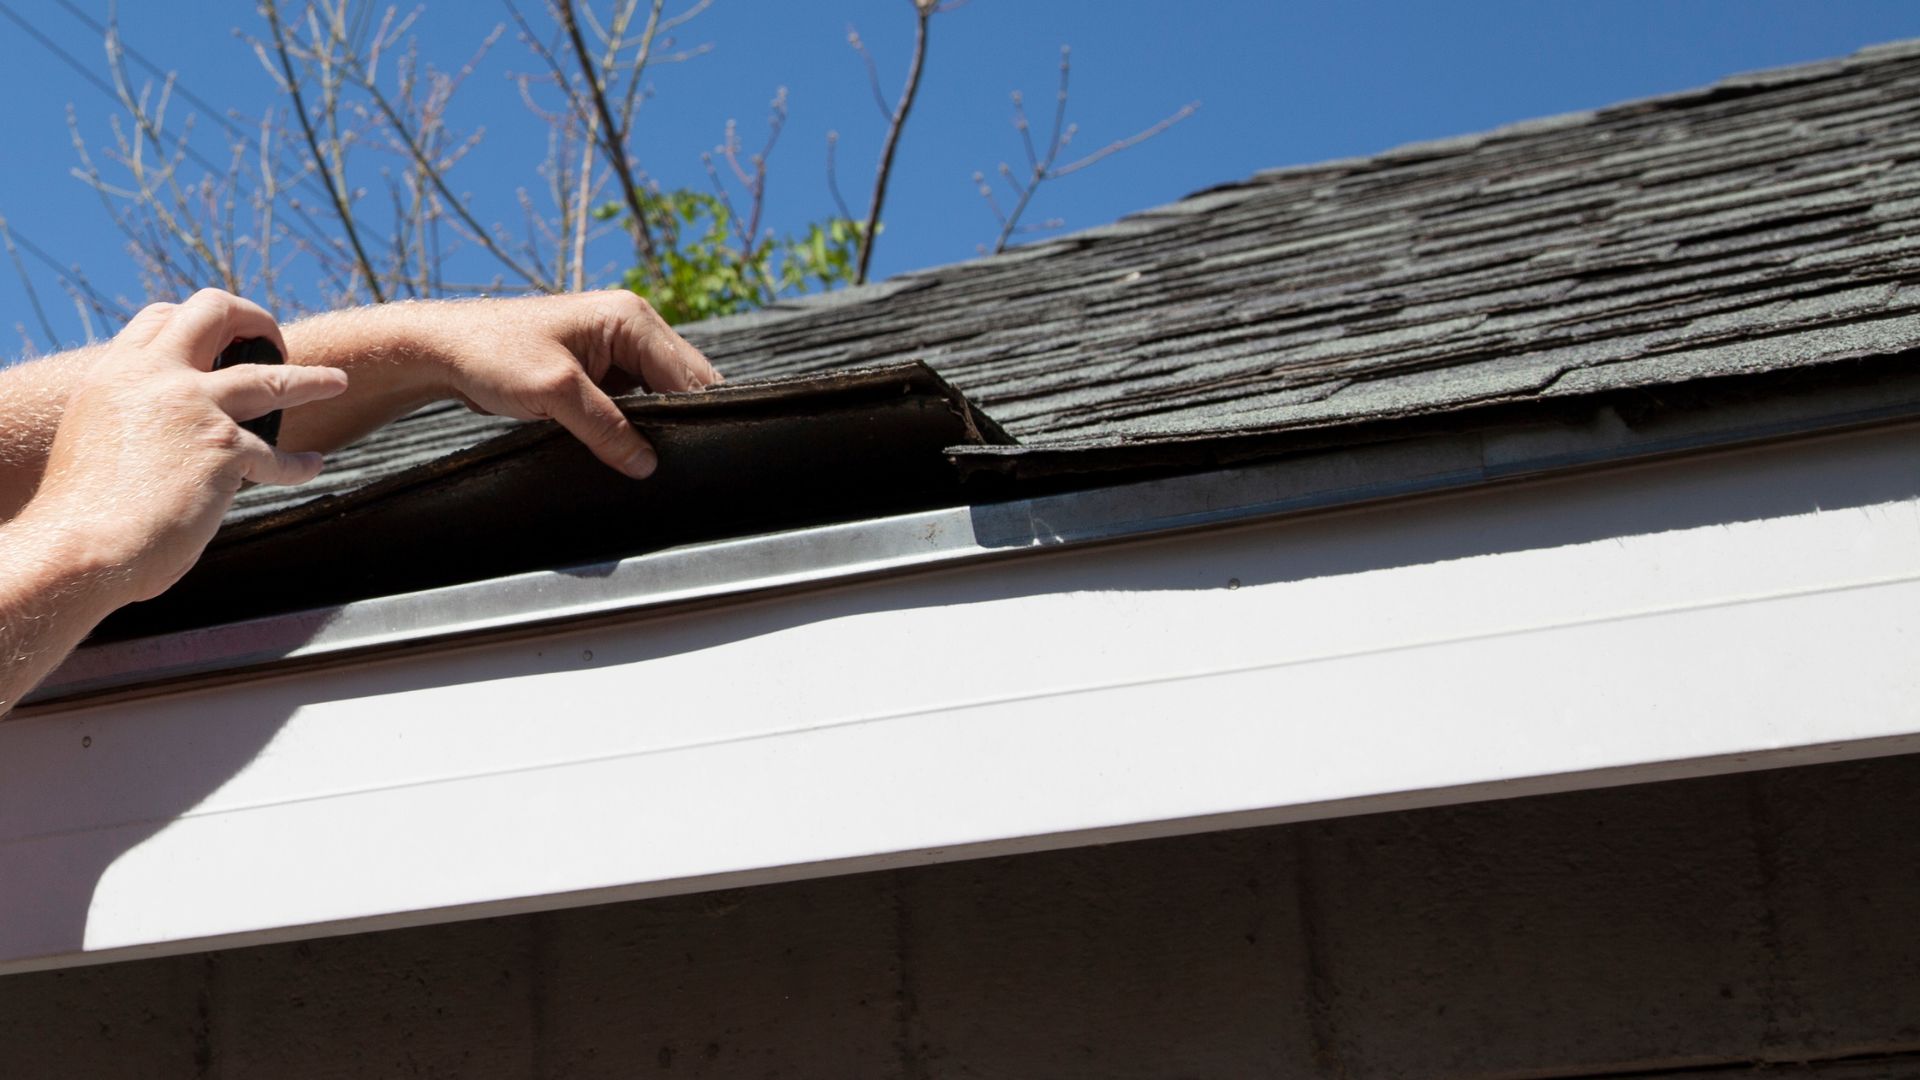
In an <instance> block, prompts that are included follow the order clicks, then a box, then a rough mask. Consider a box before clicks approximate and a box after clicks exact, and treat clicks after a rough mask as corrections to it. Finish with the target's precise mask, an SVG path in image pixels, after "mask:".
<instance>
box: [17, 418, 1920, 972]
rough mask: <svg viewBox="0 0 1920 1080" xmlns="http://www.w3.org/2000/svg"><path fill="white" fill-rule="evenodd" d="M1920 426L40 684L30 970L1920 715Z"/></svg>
mask: <svg viewBox="0 0 1920 1080" xmlns="http://www.w3.org/2000/svg"><path fill="white" fill-rule="evenodd" d="M1916 452H1920V433H1917V432H1916V430H1915V429H1913V428H1889V429H1882V430H1877V431H1870V432H1862V433H1855V434H1851V435H1846V436H1834V437H1829V438H1824V439H1817V440H1804V441H1800V442H1795V443H1789V444H1780V445H1775V446H1771V447H1765V448H1758V449H1750V450H1744V451H1739V452H1728V453H1723V454H1717V455H1711V456H1698V457H1692V458H1687V459H1681V460H1673V461H1668V462H1664V463H1659V464H1650V465H1642V466H1638V467H1634V468H1630V469H1617V470H1611V471H1607V472H1596V473H1588V474H1583V475H1578V476H1569V477H1565V478H1561V479H1556V480H1551V481H1537V482H1531V483H1527V484H1516V485H1508V486H1503V487H1495V488H1487V489H1482V490H1478V491H1473V492H1466V493H1461V494H1456V495H1451V496H1445V497H1435V498H1427V499H1420V500H1406V501H1401V502H1392V503H1379V504H1373V505H1369V506H1365V507H1358V508H1354V509H1351V510H1347V511H1342V512H1336V513H1323V514H1317V515H1312V516H1306V517H1299V518H1292V519H1279V520H1273V521H1269V522H1265V523H1261V524H1255V525H1248V526H1243V527H1239V528H1234V529H1220V530H1211V531H1197V532H1191V533H1185V534H1180V535H1176V536H1172V537H1167V538H1163V539H1158V540H1151V541H1141V542H1134V543H1125V544H1114V545H1109V546H1104V547H1098V548H1092V549H1084V550H1074V551H1056V552H1044V551H1036V552H1034V553H1033V554H1031V555H1028V556H1020V557H1012V558H1007V559H1002V560H998V561H993V562H986V563H979V564H970V565H965V566H955V567H949V568H946V569H936V570H931V571H928V572H926V573H922V574H917V575H913V576H907V577H900V578H894V579H887V580H879V581H866V582H861V583H855V584H848V585H842V586H839V587H828V588H821V589H818V590H815V591H810V592H803V593H795V594H786V595H779V596H772V597H766V598H761V599H757V600H753V601H751V602H741V603H736V604H732V605H728V606H722V607H715V608H709V609H705V610H699V611H683V612H678V613H669V614H664V615H659V616H656V617H652V618H635V619H632V620H629V621H625V622H616V623H600V624H596V625H592V626H590V627H586V628H571V629H569V628H565V627H561V628H554V629H551V630H549V631H547V632H544V633H541V634H539V635H537V636H528V637H524V638H519V639H515V640H511V641H498V642H493V643H489V644H483V645H474V646H468V647H464V648H458V649H449V650H447V651H443V652H438V653H426V654H413V655H408V656H403V657H397V658H390V659H385V660H379V661H375V662H369V663H365V664H362V665H358V666H352V667H337V668H322V669H315V670H309V671H305V672H296V673H292V674H287V675H283V676H279V677H275V678H270V679H258V680H253V681H242V682H234V683H229V684H226V685H218V686H209V687H205V688H200V689H189V690H182V691H178V692H174V693H170V694H164V695H155V696H151V697H147V698H142V699H134V700H122V701H114V702H107V703H101V704H95V705H91V706H84V707H74V708H70V709H66V710H64V711H57V712H52V713H48V714H46V715H40V716H30V717H28V718H27V719H24V720H21V721H19V722H16V723H12V724H7V725H0V971H7V970H27V969H32V968H40V967H56V966H65V965H71V964H79V963H89V962H98V961H101V960H108V959H114V958H120V957H128V956H137V955H149V954H153V953H159V952H175V951H189V950H195V949H203V948H209V947H213V946H215V945H231V944H245V943H254V942H265V941H276V940H287V939H294V938H300V937H306V936H313V935H316V934H323V933H341V932H351V931H358V930H367V929H376V928H381V927H388V926H400V925H409V924H415V923H422V922H434V921H443V920H447V919H453V918H462V917H471V916H478V915H487V914H498V913H506V912H511V911H524V910H533V909H539V908H548V907H562V906H569V905H575V904H583V903H593V902H602V901H606V900H612V899H619V898H624V897H637V896H645V895H655V894H663V893H669V892H676V891H689V890H693V889H699V888H707V887H714V886H721V885H727V886H735V885H744V884H752V883H757V882H765V881H774V880H781V879H787V878H794V877H804V876H809V875H815V874H821V873H829V872H849V871H857V870H862V869H871V868H878V867H884V866H895V865H903V864H908V863H916V862H928V861H936V860H940V859H947V858H958V857H965V856H971V855H984V854H997V853H1004V852H1010V851H1021V850H1032V849H1037V848H1044V847H1058V846H1067V845H1072V844H1079V843H1088V842H1094V841H1105V840H1113V839H1124V838H1130V837H1137V836H1148V835H1162V834H1168V833H1177V832H1184V831H1199V830H1204V829H1212V828H1225V827H1233V826H1238V825H1248V824H1259V823H1267V822H1278V821H1287V820H1299V819H1304V818H1311V817H1316V816H1326V815H1329V814H1337V813H1354V812H1362V811H1371V810H1384V809H1394V808H1400V807H1408V806H1417V805H1428V804H1433V803H1439V802H1448V801H1462V800H1468V799H1477V798H1489V797H1498V796H1502V795H1512V794H1525V793H1532V792H1539V791H1554V790H1569V789H1575V788H1582V787H1591V786H1597V785H1601V784H1618V783H1634V782H1641V781H1646V780H1652V779H1661V778H1666V777H1670V776H1678V775H1691V774H1699V773H1708V772H1721V771H1729V770H1734V769H1741V768H1758V767H1765V766H1768V765H1778V764H1788V763H1796V762H1802V761H1808V760H1825V759H1838V758H1842V757H1849V756H1864V755H1871V754H1884V753H1894V752H1901V751H1904V750H1908V749H1920V693H1917V691H1920V667H1917V666H1916V665H1915V664H1914V663H1913V662H1912V657H1913V651H1914V650H1913V644H1914V641H1915V639H1916V636H1917V635H1920V498H1917V497H1916V493H1920V478H1915V477H1912V476H1911V475H1910V474H1915V473H1916V472H1920V470H1915V469H1914V468H1913V467H1912V462H1913V461H1915V460H1916V457H1917V454H1916ZM1234 583H1237V584H1234Z"/></svg>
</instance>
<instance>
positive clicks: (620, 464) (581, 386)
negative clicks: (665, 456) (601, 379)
mask: <svg viewBox="0 0 1920 1080" xmlns="http://www.w3.org/2000/svg"><path fill="white" fill-rule="evenodd" d="M568 364H569V367H570V368H571V371H572V376H571V377H570V378H568V379H567V381H566V383H565V384H564V385H562V386H560V387H558V388H557V389H556V390H555V391H554V392H553V393H552V394H551V395H550V396H549V398H548V399H547V401H546V402H545V403H544V404H545V406H546V408H545V409H544V411H545V412H546V414H547V415H548V416H551V417H552V418H553V419H555V420H557V421H559V423H560V426H561V427H564V428H566V429H567V430H568V431H570V432H572V433H573V436H574V438H576V439H579V440H580V441H581V442H583V443H585V444H586V446H587V449H589V450H591V451H593V456H594V457H597V458H599V459H600V460H601V461H604V462H606V463H607V464H608V465H611V466H613V467H614V468H616V469H618V470H620V471H621V472H623V473H626V474H627V475H628V476H631V477H633V478H634V479H635V480H644V479H646V478H647V477H649V476H651V475H653V470H654V468H655V467H657V466H658V465H659V464H660V457H659V455H658V454H656V453H655V452H654V449H653V444H652V443H650V442H648V441H647V440H646V437H645V436H643V435H641V434H640V433H639V432H638V431H635V430H634V429H633V425H632V424H629V423H627V418H626V415H625V414H624V413H622V412H621V411H620V407H619V406H618V405H615V404H614V403H613V399H612V398H610V397H608V396H607V395H606V394H605V393H604V392H603V391H601V389H600V388H599V387H597V386H595V385H593V380H591V379H589V378H587V375H586V372H584V371H581V370H580V369H579V368H577V367H572V366H571V365H572V360H571V358H569V359H568Z"/></svg>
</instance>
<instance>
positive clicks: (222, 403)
mask: <svg viewBox="0 0 1920 1080" xmlns="http://www.w3.org/2000/svg"><path fill="white" fill-rule="evenodd" d="M207 383H208V385H209V386H210V388H211V393H212V395H213V403H214V404H215V405H218V406H219V407H220V411H222V412H224V413H226V414H227V415H228V416H231V417H233V418H234V419H235V420H251V419H253V418H254V417H256V416H265V415H267V414H268V413H270V412H272V411H273V410H275V409H291V408H293V407H294V406H296V405H305V404H306V403H307V402H309V401H321V400H324V399H326V398H330V397H335V396H338V395H339V394H340V393H341V392H342V391H344V390H346V388H347V373H346V372H344V371H341V370H340V369H339V368H330V367H305V366H296V365H292V364H237V365H235V366H233V367H230V368H222V369H221V370H219V371H215V372H210V373H208V375H207Z"/></svg>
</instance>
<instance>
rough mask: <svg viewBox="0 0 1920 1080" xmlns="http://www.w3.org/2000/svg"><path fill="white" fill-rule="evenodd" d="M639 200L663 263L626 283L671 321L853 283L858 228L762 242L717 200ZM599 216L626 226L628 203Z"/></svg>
mask: <svg viewBox="0 0 1920 1080" xmlns="http://www.w3.org/2000/svg"><path fill="white" fill-rule="evenodd" d="M639 201H640V206H641V210H642V211H643V212H644V213H645V214H646V216H647V218H648V222H647V223H648V225H649V226H650V227H651V228H652V229H653V230H654V235H655V236H656V237H657V238H658V239H659V240H660V241H661V243H660V244H659V249H660V259H659V263H658V265H655V266H635V267H633V268H631V269H629V270H627V271H626V273H625V274H624V275H622V277H621V282H620V283H621V285H623V286H624V287H626V288H628V289H631V290H633V291H634V292H636V293H639V294H640V295H641V296H644V297H646V298H647V302H648V303H651V304H652V305H653V307H654V310H656V311H658V312H659V313H660V315H661V317H663V318H665V319H666V320H667V322H669V323H683V322H696V321H698V320H701V319H707V318H712V317H714V316H716V315H732V314H736V313H738V312H742V311H752V310H754V309H756V308H762V307H765V306H767V305H768V304H771V303H773V302H774V301H775V300H778V299H780V298H781V297H783V296H797V295H800V294H802V293H806V292H809V291H811V290H814V289H820V290H826V289H832V288H834V287H836V286H839V285H845V284H848V283H850V282H852V281H853V278H854V270H855V267H854V256H855V253H856V252H857V251H858V250H859V246H860V233H861V231H862V229H861V226H860V225H859V224H858V223H857V222H853V221H849V220H847V219H845V218H830V219H828V220H826V221H824V222H814V223H813V224H811V225H808V226H807V228H806V231H805V232H803V233H802V234H800V235H799V236H787V237H781V236H776V235H775V234H774V233H773V231H772V230H770V229H769V230H766V231H765V232H763V233H761V234H759V235H757V236H756V235H750V234H748V232H747V230H746V229H745V228H743V227H741V225H740V224H739V223H738V222H737V221H736V219H735V218H734V214H733V210H732V209H731V208H730V207H729V206H728V205H727V203H726V201H725V200H723V199H721V198H719V197H718V196H715V195H709V194H706V193H704V192H699V191H694V190H691V189H688V188H679V189H676V190H673V191H661V192H646V193H643V194H642V197H641V199H640V200H639ZM594 217H595V218H597V219H599V220H601V221H610V220H614V219H616V218H617V219H621V220H623V221H624V220H625V219H626V217H627V210H626V204H625V203H624V202H617V203H607V204H606V205H604V206H601V207H600V208H598V209H597V210H596V211H595V212H594ZM630 225H631V223H629V226H630Z"/></svg>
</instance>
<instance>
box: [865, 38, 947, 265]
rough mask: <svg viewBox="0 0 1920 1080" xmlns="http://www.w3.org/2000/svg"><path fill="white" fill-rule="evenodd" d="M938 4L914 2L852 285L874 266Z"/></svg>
mask: <svg viewBox="0 0 1920 1080" xmlns="http://www.w3.org/2000/svg"><path fill="white" fill-rule="evenodd" d="M938 9H939V5H938V4H937V3H935V2H934V0H913V15H914V21H913V61H912V63H911V65H910V66H909V67H908V68H907V85H906V89H904V90H903V91H901V94H900V102H899V104H897V105H895V106H894V109H893V119H892V121H891V122H890V123H888V125H887V138H886V141H885V142H883V143H882V144H881V145H880V166H879V168H878V169H876V170H875V171H874V177H873V198H872V200H871V201H869V202H868V203H867V221H866V224H865V225H864V226H862V227H861V229H860V258H859V260H858V262H857V264H856V269H855V270H854V275H853V283H854V284H855V285H863V284H865V283H866V280H867V271H868V268H869V267H871V266H872V264H873V240H874V235H875V234H876V233H878V232H879V226H880V212H881V210H883V209H885V207H886V202H887V183H888V181H890V180H891V179H892V178H893V155H894V152H895V151H897V150H898V149H899V148H900V132H901V131H902V130H903V129H904V128H905V127H906V125H907V116H908V114H909V113H911V112H912V111H913V101H914V98H915V96H917V95H918V94H919V93H920V73H921V71H922V70H923V69H924V68H925V66H926V59H927V21H928V20H929V19H932V18H933V16H934V13H935V12H936V11H937V10H938Z"/></svg>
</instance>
